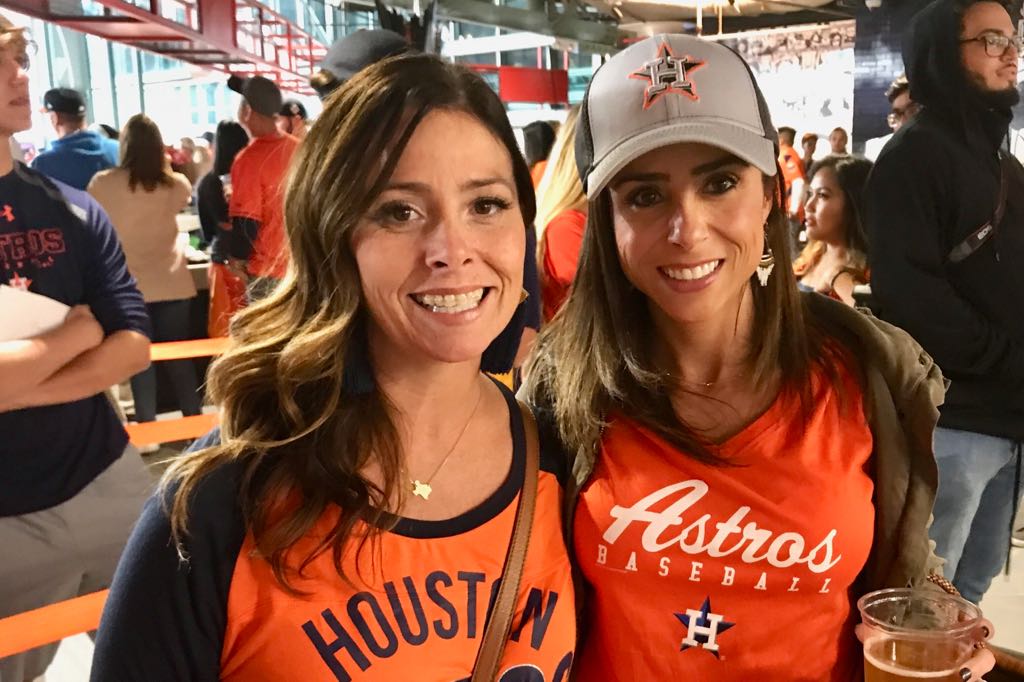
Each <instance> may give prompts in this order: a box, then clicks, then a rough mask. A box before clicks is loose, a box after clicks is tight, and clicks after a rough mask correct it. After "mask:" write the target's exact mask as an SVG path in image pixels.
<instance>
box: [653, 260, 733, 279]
mask: <svg viewBox="0 0 1024 682" xmlns="http://www.w3.org/2000/svg"><path fill="white" fill-rule="evenodd" d="M721 263H722V261H720V260H713V261H711V262H710V263H704V264H703V265H698V266H697V267H695V268H662V269H661V271H662V272H664V273H665V274H666V275H668V276H669V277H671V278H672V279H681V280H684V281H687V282H689V281H692V280H695V279H704V278H705V277H707V276H708V275H710V274H711V273H712V272H714V271H715V270H716V269H717V268H718V266H719V265H720V264H721Z"/></svg>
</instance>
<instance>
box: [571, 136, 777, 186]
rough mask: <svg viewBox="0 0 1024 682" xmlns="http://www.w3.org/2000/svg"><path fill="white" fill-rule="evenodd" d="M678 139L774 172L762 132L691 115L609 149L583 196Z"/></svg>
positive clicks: (771, 151) (774, 159)
mask: <svg viewBox="0 0 1024 682" xmlns="http://www.w3.org/2000/svg"><path fill="white" fill-rule="evenodd" d="M681 142H701V143H703V144H708V145H711V146H712V147H719V148H721V149H723V150H725V151H727V152H729V153H730V154H735V155H736V156H737V157H739V158H741V159H743V160H744V161H746V162H748V163H750V164H751V165H752V166H754V167H755V168H757V169H758V170H760V171H761V172H763V173H764V174H765V175H768V176H774V175H775V173H776V171H777V167H778V166H777V157H776V153H775V145H774V144H772V142H771V141H770V140H766V139H765V138H764V136H763V134H762V133H759V132H755V131H752V130H748V129H746V128H743V127H740V126H736V125H731V124H729V123H724V122H722V121H721V120H714V121H701V120H700V119H699V118H691V119H687V120H685V121H681V122H679V123H670V124H667V125H664V124H663V125H659V126H658V127H656V128H653V129H651V130H648V131H647V132H643V133H640V134H639V135H634V136H633V137H630V138H629V139H627V140H625V141H623V142H622V143H620V144H619V145H618V146H616V147H614V148H613V149H611V150H610V151H609V152H608V153H607V154H605V156H604V158H603V159H600V160H599V161H598V162H597V163H596V164H595V166H594V169H593V170H592V171H591V172H590V174H589V175H588V176H587V198H588V199H593V198H595V197H596V196H597V195H598V194H600V193H601V190H603V189H604V188H605V187H606V186H607V185H608V183H609V182H610V181H611V180H612V178H614V177H615V175H616V174H617V173H618V172H619V171H621V170H622V169H623V168H625V167H626V166H628V165H629V164H630V162H632V161H633V160H635V159H637V158H639V157H641V156H643V155H644V154H646V153H647V152H651V151H654V150H655V149H660V148H662V147H668V146H669V145H673V144H678V143H681Z"/></svg>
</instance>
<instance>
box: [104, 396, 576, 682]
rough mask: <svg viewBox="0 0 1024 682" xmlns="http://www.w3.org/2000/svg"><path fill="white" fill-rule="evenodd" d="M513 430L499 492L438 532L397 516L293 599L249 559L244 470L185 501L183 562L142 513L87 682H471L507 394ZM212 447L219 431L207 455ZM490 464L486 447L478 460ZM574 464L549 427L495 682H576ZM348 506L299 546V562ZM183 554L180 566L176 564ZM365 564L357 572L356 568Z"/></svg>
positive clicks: (493, 547) (161, 522)
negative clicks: (569, 493)
mask: <svg viewBox="0 0 1024 682" xmlns="http://www.w3.org/2000/svg"><path fill="white" fill-rule="evenodd" d="M502 392H503V394H504V396H505V400H506V405H507V408H508V410H509V427H510V432H511V435H512V443H513V449H512V465H511V467H510V469H509V473H508V475H507V477H506V479H505V481H504V482H503V483H502V484H501V486H500V487H498V489H497V490H495V491H494V493H493V494H491V495H490V496H489V497H488V498H487V499H486V500H485V501H484V502H482V503H481V504H480V505H478V506H477V507H475V508H474V509H471V510H469V511H467V512H466V513H464V514H461V515H459V516H457V517H455V518H451V519H446V520H444V521H419V520H413V519H399V520H398V523H397V525H396V526H395V527H394V528H393V529H391V530H389V531H387V532H385V533H383V534H382V535H380V536H379V537H378V545H377V546H376V547H375V546H373V545H370V544H368V545H367V546H366V547H365V548H364V550H363V552H362V553H358V552H357V550H356V548H355V546H349V547H348V548H346V550H345V552H344V555H343V557H342V559H341V561H342V567H343V570H344V572H345V575H346V576H347V577H348V578H349V580H348V581H346V580H344V579H342V578H341V577H339V576H338V574H337V572H336V571H335V568H334V565H333V562H332V558H331V553H330V552H327V554H324V555H321V556H319V557H317V558H316V559H315V560H314V561H313V562H312V563H311V564H310V565H309V566H307V567H306V569H305V572H304V575H303V576H302V577H294V576H293V581H292V585H293V586H294V587H295V588H296V589H297V590H299V591H301V593H300V594H295V593H291V592H288V591H286V590H285V589H284V588H283V587H282V586H281V585H280V584H279V583H278V581H277V580H276V579H275V577H274V576H273V573H272V571H271V569H270V566H269V565H268V563H267V562H266V561H265V560H263V559H261V558H260V557H258V556H256V555H254V552H253V549H254V547H253V540H252V535H251V534H250V533H249V532H248V531H247V528H246V524H245V521H244V519H243V516H242V512H241V509H240V507H239V490H240V488H241V486H242V485H243V484H244V483H243V481H244V479H245V470H244V467H245V463H242V462H240V461H237V460H236V461H235V462H232V463H230V464H225V465H223V466H220V467H218V468H217V469H216V470H215V471H214V472H212V473H211V474H210V475H209V476H208V477H206V478H205V479H203V481H202V482H201V483H200V485H199V486H198V487H197V489H196V491H195V493H194V494H193V495H192V497H191V499H190V503H189V510H190V511H189V521H188V536H187V537H186V538H185V541H184V547H183V555H181V556H179V554H178V551H177V549H176V548H175V545H174V543H173V542H172V541H171V539H170V536H171V530H170V520H169V518H168V516H167V506H166V503H168V501H169V500H168V499H167V498H165V497H162V496H156V497H154V498H152V499H150V501H149V502H148V503H147V504H146V508H145V509H144V510H143V513H142V516H141V518H140V520H139V522H138V524H137V526H136V528H135V531H134V533H133V535H132V538H131V540H130V541H129V542H128V546H127V548H126V549H125V553H124V555H123V563H122V566H121V571H120V572H119V573H118V576H117V577H116V578H115V580H114V585H113V587H112V589H111V593H110V596H109V598H108V599H107V603H106V607H105V610H104V616H103V623H102V624H101V627H100V634H99V638H98V641H97V647H96V654H95V656H94V658H93V670H92V673H93V678H94V679H98V680H117V681H118V682H122V681H123V682H135V681H138V682H142V681H145V682H182V681H183V680H188V682H216V681H228V682H282V681H288V682H291V681H294V682H338V681H339V680H341V681H347V680H354V681H356V682H406V681H407V680H408V681H413V680H415V681H416V682H465V681H468V680H469V678H470V676H471V675H472V670H473V664H474V662H475V661H476V656H477V652H478V650H479V647H480V642H481V639H482V637H483V633H484V627H485V624H486V622H487V614H488V612H489V609H490V607H491V605H492V604H493V599H494V598H495V595H496V594H497V586H498V584H499V577H500V575H501V573H502V570H503V567H504V561H505V554H506V552H507V549H508V541H509V539H510V537H511V533H512V525H513V521H514V518H515V513H516V505H517V504H518V499H519V493H520V490H521V489H522V483H523V476H524V472H525V466H526V454H525V447H526V446H525V433H524V430H523V421H522V414H521V413H520V411H519V408H518V406H517V404H516V402H515V398H514V396H513V395H512V392H511V391H509V390H508V389H505V388H503V389H502ZM217 442H219V434H218V433H213V434H210V435H209V436H208V437H206V438H204V439H203V440H202V441H201V443H200V446H201V447H208V446H210V445H213V444H215V443H217ZM488 454H489V453H487V452H481V453H479V455H480V456H481V457H486V456H488ZM565 469H566V467H565V459H564V457H562V454H561V450H560V448H559V447H558V446H557V443H556V442H555V440H554V438H553V436H552V435H550V434H548V433H546V432H545V431H543V430H542V432H541V450H540V474H539V476H538V479H537V498H536V508H535V510H534V518H533V525H532V529H531V534H530V543H529V549H528V551H527V557H526V564H525V566H524V569H523V575H522V581H521V584H520V586H519V596H518V601H517V606H516V613H515V614H514V616H513V618H512V627H511V631H510V633H509V636H508V640H507V643H506V647H505V651H504V657H503V659H502V663H501V665H500V668H499V675H498V678H497V681H496V682H568V679H569V677H568V676H569V669H570V667H571V666H572V664H573V651H574V649H575V645H576V607H575V599H574V594H573V581H572V571H571V568H570V564H569V553H568V551H567V550H566V546H565V541H564V539H563V538H564V536H563V533H562V524H561V519H562V513H561V508H562V507H561V503H562V485H561V482H562V481H564V477H565V475H566V471H565ZM338 513H339V511H338V510H337V508H336V507H335V508H334V509H333V511H327V512H325V513H324V514H323V516H322V517H321V518H320V519H319V520H318V522H317V524H316V525H315V527H314V529H313V531H312V532H311V533H310V534H309V535H307V536H306V537H304V539H303V540H302V541H301V542H300V543H298V545H296V546H295V547H293V548H292V550H291V554H290V556H289V559H290V561H289V565H290V566H293V567H294V566H295V564H296V563H298V561H299V560H300V559H301V558H302V557H303V556H304V555H307V553H308V550H310V549H311V548H313V547H314V546H315V545H316V543H317V539H318V537H323V535H324V533H325V532H327V531H328V530H329V529H330V528H331V527H332V525H333V524H334V522H335V520H336V519H337V515H338ZM183 557H184V558H183ZM357 561H358V562H360V563H359V566H358V568H359V570H358V571H357V570H356V569H357V565H356V562H357Z"/></svg>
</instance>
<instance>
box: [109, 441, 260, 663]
mask: <svg viewBox="0 0 1024 682" xmlns="http://www.w3.org/2000/svg"><path fill="white" fill-rule="evenodd" d="M214 442H215V441H214ZM241 471H242V470H241V466H240V465H238V464H227V465H224V466H221V467H220V468H218V469H216V470H215V471H214V472H213V473H211V474H210V475H209V476H208V477H207V478H205V479H204V480H202V481H200V483H199V485H198V486H197V488H196V491H195V493H194V494H193V496H192V498H191V500H190V501H189V531H188V536H187V537H186V538H185V540H184V543H183V546H182V550H183V552H182V555H179V554H178V550H177V547H176V546H175V544H174V542H173V540H172V537H171V523H170V517H169V516H168V514H167V509H169V508H170V504H171V501H172V500H173V496H174V489H171V490H169V491H165V492H162V493H161V492H158V493H157V494H156V495H154V496H153V497H152V498H150V500H149V501H148V502H147V503H146V506H145V507H144V508H143V510H142V516H141V517H140V518H139V522H138V523H137V524H136V526H135V529H134V530H133V531H132V535H131V537H130V538H129V540H128V545H127V546H126V547H125V550H124V554H123V555H122V556H121V561H120V563H119V564H118V566H117V572H116V574H115V575H114V581H113V585H112V586H111V588H110V596H109V597H108V598H107V603H106V606H105V607H104V609H103V618H102V620H101V621H100V627H99V631H98V632H97V636H96V649H95V652H94V654H93V659H92V674H91V677H90V679H91V680H93V681H94V682H110V681H111V680H117V681H118V682H179V681H180V680H189V682H216V680H219V679H220V657H221V651H222V650H223V648H224V633H225V631H226V629H227V609H228V595H229V593H230V590H231V579H232V577H233V575H234V571H235V563H236V561H237V559H238V553H239V551H241V548H242V543H243V542H244V541H245V523H244V521H243V519H242V515H241V511H240V509H239V507H238V499H239V482H240V480H241Z"/></svg>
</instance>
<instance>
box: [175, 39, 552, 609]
mask: <svg viewBox="0 0 1024 682" xmlns="http://www.w3.org/2000/svg"><path fill="white" fill-rule="evenodd" d="M435 110H457V111H462V112H465V113H467V114H469V115H471V116H473V117H474V118H476V119H477V120H478V121H479V122H480V123H481V124H482V125H484V126H485V127H486V128H488V129H489V130H490V131H491V132H492V133H493V134H494V136H495V137H496V138H497V139H498V140H500V141H501V143H502V144H503V145H504V146H505V148H506V149H507V150H508V153H509V155H510V156H511V158H512V168H513V175H514V178H515V183H516V190H517V194H518V202H519V208H520V211H521V213H522V215H523V220H524V222H525V224H526V225H532V222H533V217H534V211H535V206H534V196H533V187H532V183H531V181H530V172H529V169H528V168H527V166H526V163H525V161H524V160H523V158H522V156H521V154H520V153H519V150H518V147H517V145H516V139H515V135H514V133H513V131H512V127H511V125H510V124H509V122H508V118H507V116H506V114H505V110H504V107H503V106H502V103H501V101H500V100H499V99H498V97H497V96H496V95H495V94H494V92H493V91H492V90H491V89H490V88H489V87H488V85H487V84H486V83H485V82H484V81H483V80H482V79H480V78H479V77H478V76H476V75H475V74H473V73H472V72H471V71H469V70H467V69H465V68H463V67H460V66H457V65H453V64H447V63H445V62H443V61H441V60H440V59H438V58H436V57H433V56H427V55H408V56H401V57H395V58H391V59H388V60H385V61H383V62H380V63H378V64H376V65H374V66H372V67H370V68H368V69H366V70H364V71H362V72H360V73H359V74H358V75H356V76H355V77H354V78H352V79H351V80H349V81H348V82H346V83H345V84H344V85H343V86H341V87H340V88H339V89H338V90H337V91H335V92H334V93H333V94H332V95H331V96H330V97H329V98H328V99H327V100H326V102H325V108H324V112H323V114H322V115H321V116H320V118H319V119H317V122H316V123H315V124H314V125H313V127H312V129H311V130H310V132H309V135H308V136H307V137H306V139H305V141H304V142H303V145H302V147H301V148H300V151H299V152H298V155H297V160H296V161H295V162H294V166H293V170H292V175H291V179H290V182H289V184H288V191H287V196H286V199H285V204H286V206H285V228H286V231H287V235H288V242H289V245H290V247H291V262H290V265H289V269H288V273H287V275H286V277H285V278H284V280H283V281H282V282H281V284H280V285H279V286H278V287H277V289H276V290H275V291H274V293H273V294H272V295H271V296H270V297H269V298H267V299H265V300H263V301H261V302H259V303H257V304H254V305H252V306H250V307H248V308H246V309H245V310H243V311H242V312H241V313H240V314H239V315H238V316H237V317H236V318H235V319H234V320H233V322H232V325H231V338H232V346H231V348H230V350H229V351H228V352H227V353H225V354H224V355H223V356H222V357H221V358H220V359H219V360H218V361H217V362H216V363H214V365H213V367H212V368H211V370H210V378H209V392H210V394H211V396H212V397H213V399H214V401H215V402H216V403H218V404H219V405H220V406H221V409H222V418H221V442H220V444H219V445H217V446H216V447H212V448H209V449H206V450H202V451H199V452H197V453H195V454H192V455H190V456H188V457H186V458H184V459H182V460H179V461H178V462H176V463H175V464H174V465H173V466H172V468H171V469H169V470H168V472H167V474H166V475H165V478H164V485H165V486H167V488H168V490H170V491H171V492H173V499H172V502H171V508H170V512H171V526H172V532H173V534H174V538H175V541H176V542H177V543H178V548H179V551H182V550H183V544H182V542H183V540H184V538H185V536H186V534H187V531H188V510H189V500H190V499H191V498H192V496H193V494H194V493H195V491H196V488H197V486H199V485H200V484H201V483H202V481H203V479H205V478H206V477H207V476H209V475H210V473H211V472H213V471H214V470H216V469H217V468H218V467H221V466H223V465H225V464H228V463H237V464H239V465H241V469H242V472H243V474H242V477H241V487H240V507H241V512H242V516H243V518H244V520H245V522H246V524H247V528H248V530H249V531H251V532H252V534H253V537H254V540H255V545H256V549H257V551H258V552H259V554H260V555H261V556H262V557H264V558H265V559H266V560H267V561H268V562H269V563H270V565H271V567H272V568H273V571H274V574H275V576H276V577H277V580H278V581H279V582H280V583H281V585H282V586H284V587H285V588H286V589H289V590H292V589H293V580H292V579H293V578H295V577H296V576H301V575H302V571H303V569H305V568H306V567H307V566H308V565H309V564H310V562H312V561H313V560H314V559H315V558H316V557H318V556H320V555H321V554H323V553H325V552H328V551H329V552H331V554H332V558H333V560H334V564H335V566H336V567H337V570H338V572H339V575H341V576H342V577H343V578H346V579H349V578H350V577H349V576H345V575H344V574H343V572H342V569H341V559H342V557H343V555H344V553H345V552H346V551H348V548H349V546H350V545H351V544H353V542H354V543H355V545H356V551H359V550H361V548H362V547H363V545H364V544H365V543H366V542H367V541H368V540H370V539H372V538H373V537H375V536H376V535H377V534H379V532H380V530H381V529H383V528H387V527H389V526H390V525H392V524H393V522H394V517H393V516H392V515H391V514H390V513H389V512H388V508H389V505H390V507H391V508H392V509H393V508H395V505H397V506H398V507H400V506H401V502H402V500H403V499H404V486H399V483H398V481H399V474H400V472H401V468H402V461H403V453H402V449H401V445H400V441H399V437H398V433H397V428H396V425H395V422H394V414H395V413H394V408H393V406H392V405H391V404H390V403H389V401H388V398H387V396H386V395H384V393H383V392H381V391H380V390H378V389H376V388H374V389H373V390H370V391H368V392H355V391H351V390H349V387H347V386H346V382H345V376H346V367H347V366H348V367H351V365H352V364H353V363H354V364H359V363H362V364H364V366H365V365H366V364H368V363H369V360H368V358H367V356H366V352H365V348H364V347H363V344H364V343H365V340H364V339H365V320H366V319H367V316H368V313H367V311H366V310H365V307H364V301H363V293H362V289H361V286H360V279H359V272H358V269H357V266H356V261H355V257H354V255H353V252H352V248H351V236H352V232H353V230H354V229H355V227H356V226H357V224H358V223H359V221H360V219H361V218H362V217H363V216H364V215H365V214H366V212H367V211H368V210H370V208H371V206H372V204H373V202H374V201H375V200H376V198H377V197H378V196H379V194H380V192H381V191H382V189H383V188H384V187H385V186H386V184H387V182H388V179H389V178H390V176H391V174H392V173H393V171H394V168H395V166H396V165H397V163H398V160H399V158H400V157H401V155H402V152H403V150H404V149H405V147H406V145H407V143H408V141H409V139H410V137H411V136H412V134H413V132H414V131H415V130H416V127H417V126H418V125H419V123H420V121H422V120H423V118H424V117H425V116H426V115H427V114H428V113H430V112H432V111H435ZM346 360H349V361H350V364H349V365H347V364H346ZM370 461H372V462H373V463H374V464H375V468H376V469H377V470H378V471H379V472H380V473H381V480H382V481H383V483H382V484H381V485H377V484H375V483H374V482H372V481H370V480H368V479H367V478H366V477H365V476H364V475H363V474H362V471H363V470H364V468H365V466H366V465H367V463H368V462H370ZM396 500H397V502H396ZM332 506H336V507H337V508H339V509H340V510H341V514H340V515H339V517H338V520H337V522H336V523H335V524H334V526H333V527H332V528H331V529H330V531H329V532H328V533H327V534H326V535H325V536H324V537H323V539H322V541H320V542H319V544H318V545H317V547H316V548H315V550H314V551H313V552H312V553H310V554H309V555H308V556H304V557H298V558H297V561H295V562H293V561H291V560H289V557H288V550H289V549H290V548H291V547H292V546H293V545H295V543H296V542H298V541H299V540H300V539H302V538H303V537H305V536H306V535H307V534H308V533H309V532H310V530H311V529H312V528H313V526H314V524H315V523H316V522H317V520H318V519H320V518H321V516H322V515H323V514H324V512H325V511H327V510H328V509H329V508H331V507H332ZM361 521H365V522H366V523H367V525H368V527H369V528H370V529H371V531H369V532H367V533H363V532H359V533H356V532H355V530H356V526H357V524H359V523H360V522H361ZM355 536H358V537H355Z"/></svg>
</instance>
